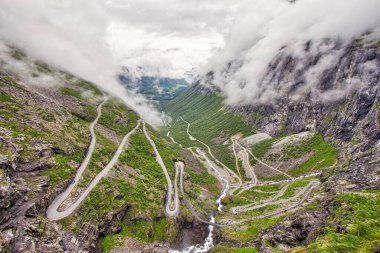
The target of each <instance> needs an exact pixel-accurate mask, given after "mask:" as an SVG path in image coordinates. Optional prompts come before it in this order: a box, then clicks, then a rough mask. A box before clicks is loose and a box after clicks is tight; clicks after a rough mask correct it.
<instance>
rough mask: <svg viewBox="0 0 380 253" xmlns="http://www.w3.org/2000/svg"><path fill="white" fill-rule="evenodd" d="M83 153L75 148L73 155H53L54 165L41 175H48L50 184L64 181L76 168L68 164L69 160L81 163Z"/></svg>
mask: <svg viewBox="0 0 380 253" xmlns="http://www.w3.org/2000/svg"><path fill="white" fill-rule="evenodd" d="M83 157H84V154H83V153H82V151H79V150H76V151H75V152H74V155H65V154H59V155H55V156H54V158H55V161H56V165H55V166H54V167H53V168H51V169H47V170H44V171H43V172H42V175H44V176H49V177H50V181H49V183H50V184H53V185H54V184H58V183H62V182H65V181H66V180H68V179H69V178H70V177H71V176H72V175H74V173H75V171H76V168H74V167H72V166H70V165H69V163H70V162H71V161H75V162H77V163H81V162H82V160H83Z"/></svg>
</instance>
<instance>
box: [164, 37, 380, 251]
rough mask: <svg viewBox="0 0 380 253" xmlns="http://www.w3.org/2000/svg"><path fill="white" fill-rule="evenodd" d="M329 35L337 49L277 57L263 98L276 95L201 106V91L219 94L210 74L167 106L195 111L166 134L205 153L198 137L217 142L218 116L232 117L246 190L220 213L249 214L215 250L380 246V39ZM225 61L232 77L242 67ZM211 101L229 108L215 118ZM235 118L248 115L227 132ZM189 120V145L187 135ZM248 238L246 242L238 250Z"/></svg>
mask: <svg viewBox="0 0 380 253" xmlns="http://www.w3.org/2000/svg"><path fill="white" fill-rule="evenodd" d="M309 43H311V42H309ZM323 43H326V44H329V45H330V47H329V48H331V50H330V51H325V52H324V53H321V52H315V51H308V50H309V48H310V44H309V45H305V47H304V48H305V49H304V50H305V52H304V53H303V54H302V57H297V56H295V55H292V54H287V51H286V49H284V50H282V51H281V52H280V53H279V54H278V56H277V57H276V58H275V59H273V61H272V63H271V64H270V66H269V68H268V71H267V73H266V75H265V76H264V77H263V79H262V80H263V83H262V86H261V87H263V88H264V92H263V93H261V95H262V96H265V95H267V93H266V91H269V92H270V94H276V95H274V96H273V97H272V100H271V101H267V99H266V98H265V97H260V94H259V96H258V97H257V100H255V101H252V103H251V104H249V105H240V106H224V107H223V105H222V104H217V103H214V104H213V105H211V104H209V105H206V106H204V107H203V108H202V107H200V108H201V109H200V110H194V109H193V108H199V107H197V105H198V104H202V102H200V101H202V100H198V98H199V97H202V99H203V100H204V101H213V100H214V99H215V98H216V97H219V96H221V95H220V94H219V92H218V89H217V88H215V86H214V84H213V78H212V76H213V73H210V74H209V75H208V76H207V77H205V81H203V83H205V84H206V86H207V87H209V88H205V87H204V88H200V87H198V86H195V87H193V88H192V89H191V90H189V91H188V92H187V94H192V95H189V96H188V97H186V96H185V95H182V96H181V97H179V98H177V99H176V100H174V101H173V102H172V103H171V104H169V105H168V106H167V112H168V114H169V115H171V116H172V117H173V119H174V120H175V119H176V118H177V117H180V116H182V115H184V117H185V116H187V117H188V118H187V119H186V121H188V122H189V123H190V125H186V124H182V123H180V125H177V124H178V122H179V121H178V122H177V123H175V124H172V125H171V127H170V128H169V130H170V131H171V132H170V135H169V136H171V137H172V138H174V141H176V142H178V143H179V144H181V145H183V146H185V147H187V146H197V147H199V148H202V149H204V150H205V152H207V148H206V147H205V146H204V145H203V146H202V145H194V142H196V140H195V141H194V140H192V138H193V139H197V138H199V139H200V140H201V141H203V142H205V143H207V144H210V147H211V149H213V147H212V146H211V144H212V140H213V138H214V137H215V136H216V134H215V133H216V132H217V131H218V130H215V132H214V129H218V127H216V128H214V127H215V126H218V123H219V122H227V123H225V125H226V129H227V132H228V134H227V135H226V136H227V138H226V139H228V138H229V137H232V138H231V139H230V140H229V143H228V142H227V141H226V139H224V140H223V142H224V143H223V144H224V146H226V150H227V151H228V153H229V154H228V156H231V155H234V154H235V155H236V164H235V163H234V164H233V163H232V161H230V162H229V163H228V166H231V167H235V168H236V171H239V175H240V176H241V178H242V179H243V184H242V188H243V190H244V191H243V192H237V193H236V192H235V193H233V192H231V193H230V194H229V197H228V198H226V199H225V200H224V202H225V205H226V206H225V207H224V210H225V211H224V212H221V213H219V214H218V215H217V221H218V222H220V223H221V224H223V223H224V224H225V223H227V224H228V223H229V222H231V221H232V223H233V222H234V221H236V220H241V219H246V220H248V222H245V223H243V224H241V225H235V226H227V227H221V228H219V229H218V232H217V233H218V240H219V245H217V246H216V247H215V248H213V249H212V250H211V252H240V251H241V252H255V249H257V250H258V251H260V252H272V251H274V252H283V251H286V252H375V251H377V250H379V242H380V237H379V234H378V232H377V231H379V229H380V224H379V220H378V218H377V217H378V215H379V211H378V210H379V203H380V202H379V198H380V195H379V187H380V177H379V173H380V171H379V168H380V167H379V164H378V163H379V159H378V157H379V154H380V147H379V145H378V143H379V139H380V136H379V133H380V128H379V126H380V125H379V124H380V122H379V120H378V118H379V115H378V114H379V110H378V108H379V103H380V101H379V93H378V88H379V85H380V83H379V80H380V71H379V69H380V47H379V45H380V44H379V41H378V40H377V39H373V40H371V41H368V40H365V39H363V38H359V39H356V40H354V41H353V42H352V43H350V44H348V45H343V44H341V43H340V42H339V41H331V40H328V41H326V42H323ZM331 45H333V46H331ZM337 52H339V54H338V53H337ZM332 55H333V56H334V57H335V59H336V60H334V61H330V62H329V64H328V66H326V62H325V61H324V59H326V58H328V57H330V56H332ZM231 66H234V64H231V65H230V67H231ZM238 67H239V66H238ZM226 69H227V70H226V73H225V74H226V75H228V74H229V73H231V72H233V71H237V69H232V68H226ZM311 73H312V74H313V75H312V77H313V79H310V75H311ZM310 81H312V82H313V83H312V84H310V83H309V82H310ZM242 85H244V84H242ZM210 87H211V88H210ZM202 92H203V93H202ZM213 106H215V107H216V108H223V109H221V110H224V112H223V113H220V114H223V116H221V117H220V118H219V119H217V120H215V121H214V119H213V115H212V114H209V113H208V112H209V108H213ZM210 111H211V112H214V113H215V112H216V113H217V114H218V113H219V112H217V109H210ZM203 115H207V116H206V117H203ZM233 115H235V116H233ZM232 117H241V118H242V119H244V121H241V122H245V123H243V124H241V123H239V122H235V123H234V124H233V125H234V127H235V128H236V129H232V131H229V130H230V129H231V128H230V127H229V124H228V123H229V119H231V118H232ZM198 119H199V121H198ZM224 120H225V121H224ZM174 122H176V121H174ZM193 124H194V128H193ZM236 124H239V125H240V127H243V126H244V127H243V129H245V126H250V127H251V129H254V130H255V132H256V134H254V135H252V136H248V137H246V138H244V135H242V134H239V132H243V133H244V131H243V130H241V128H240V129H239V127H237V126H236ZM186 127H189V128H187V132H189V133H190V135H189V136H188V139H189V140H192V142H190V143H189V140H187V141H185V140H184V139H183V138H182V139H181V136H182V137H183V134H182V132H183V131H186ZM202 127H203V128H202ZM179 129H181V130H179ZM219 130H220V129H219ZM180 131H182V132H180ZM179 132H180V133H181V134H178V133H179ZM209 132H212V133H213V134H208V133H209ZM247 134H248V133H247V132H246V133H245V135H247ZM219 135H222V136H223V132H220V133H219ZM271 137H272V138H271ZM198 144H199V142H198ZM223 144H222V145H223ZM244 150H245V151H244ZM249 152H251V153H249ZM215 153H217V151H216V152H215ZM226 156H227V155H226ZM247 157H250V158H247ZM219 159H220V160H222V159H223V157H219ZM247 159H249V162H247ZM226 165H227V162H226ZM252 173H253V174H252ZM244 174H245V175H244ZM300 176H301V177H300ZM292 178H293V179H292ZM298 178H299V179H298ZM314 180H316V181H317V182H318V181H319V182H320V183H321V184H320V185H319V186H317V187H315V188H314V189H313V190H312V191H311V192H310V193H308V194H306V193H305V195H304V197H301V196H302V194H301V196H298V198H297V197H296V196H297V194H298V193H297V192H299V193H301V192H302V191H304V192H308V189H309V188H307V187H309V186H308V185H310V187H312V186H311V183H312V182H313V181H314ZM268 181H269V182H268ZM306 195H307V196H306ZM252 203H253V204H252ZM292 203H294V204H292ZM228 209H229V212H227V210H228ZM276 210H278V211H276ZM283 211H285V212H283ZM231 212H232V213H231ZM273 214H274V215H273ZM284 214H286V215H284ZM255 217H257V218H255ZM249 220H250V221H249ZM230 224H231V223H230ZM242 246H243V247H246V248H245V249H244V250H243V249H241V250H240V249H238V248H240V247H242Z"/></svg>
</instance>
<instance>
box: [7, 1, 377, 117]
mask: <svg viewBox="0 0 380 253" xmlns="http://www.w3.org/2000/svg"><path fill="white" fill-rule="evenodd" d="M0 9H1V10H0V38H1V39H2V40H3V41H5V42H6V43H9V44H13V45H15V46H18V47H20V48H22V49H23V50H25V51H26V52H27V53H28V54H29V55H32V56H34V57H36V58H39V59H42V60H44V61H46V62H49V63H51V64H53V65H56V66H59V67H61V68H63V69H66V70H68V71H70V72H72V73H74V74H76V75H79V76H81V77H83V78H85V79H88V80H90V81H93V82H95V83H97V84H98V85H100V86H102V87H104V88H105V89H106V90H108V91H111V92H113V93H114V94H118V95H119V96H122V97H124V100H125V101H126V102H127V103H128V104H129V105H130V106H132V107H133V108H135V109H136V110H137V111H139V112H140V113H141V114H142V115H143V116H144V117H146V118H149V120H150V122H152V123H155V124H158V123H159V122H160V121H161V116H160V114H159V113H158V112H154V111H152V108H150V107H149V106H148V105H147V103H146V102H145V101H144V99H143V98H142V97H140V96H136V95H135V94H127V93H126V92H125V91H124V90H123V88H122V87H121V86H120V85H119V84H118V83H117V81H116V79H115V76H116V74H117V73H119V72H120V66H127V67H128V68H129V70H130V71H131V73H132V74H133V73H136V74H137V72H138V69H139V68H143V69H144V73H146V74H147V75H149V74H151V75H154V76H157V75H161V76H164V77H173V78H181V77H183V76H184V75H185V74H186V71H189V70H192V71H194V69H195V70H196V71H198V72H199V73H200V74H205V73H207V72H208V71H211V70H212V71H215V84H216V85H218V86H219V87H220V88H221V90H222V91H223V92H224V94H225V95H226V96H227V98H228V100H227V101H228V102H230V103H249V102H250V101H251V100H252V99H255V98H256V97H257V94H261V93H262V88H260V87H259V86H260V85H259V84H260V80H261V78H262V76H263V73H264V72H265V70H266V68H267V66H268V64H269V62H270V61H271V60H272V59H273V58H274V57H275V56H276V54H277V53H278V51H279V50H280V49H281V48H282V47H283V46H287V47H286V50H288V51H289V52H290V53H292V54H294V55H297V54H299V53H300V52H301V50H299V49H300V48H301V47H302V46H303V45H304V44H305V43H306V42H307V41H309V40H313V41H319V42H320V41H321V40H322V39H324V38H333V39H338V38H339V39H340V40H341V42H342V43H345V42H347V41H349V40H350V39H352V38H353V37H355V36H357V35H360V34H362V33H364V32H366V31H375V32H376V31H378V30H377V29H378V28H379V25H380V16H379V15H378V10H379V9H380V2H379V1H378V0H336V1H333V2H332V1H328V0H318V1H313V0H300V1H296V2H289V1H285V0H256V1H247V0H241V1H232V0H222V1H220V0H212V1H207V2H205V1H199V0H190V1H186V2H181V3H179V1H175V0H164V1H159V2H157V1H153V0H143V1H142V0H133V1H128V2H125V1H118V0H108V1H100V0H97V1H90V0H85V1H80V2H78V1H73V0H65V1H59V2H53V1H49V0H42V1H37V0H31V1H25V0H12V1H10V0H1V1H0ZM317 47H318V43H317V44H315V47H314V49H315V50H319V49H317ZM336 54H339V52H336ZM330 60H333V59H330ZM330 60H328V59H327V60H326V61H325V62H329V61H330ZM231 62H234V64H235V65H236V66H238V67H236V69H235V70H231V71H232V72H234V73H233V74H231V73H230V74H229V75H228V76H227V77H226V76H225V67H226V66H227V65H228V63H231ZM326 64H327V63H326ZM322 68H323V67H322ZM242 84H244V85H242ZM120 94H123V95H120ZM269 95H270V94H268V96H269Z"/></svg>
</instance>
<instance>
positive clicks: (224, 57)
mask: <svg viewBox="0 0 380 253" xmlns="http://www.w3.org/2000/svg"><path fill="white" fill-rule="evenodd" d="M240 8H241V11H240V12H239V13H240V14H241V15H240V17H237V18H236V19H235V21H234V23H233V24H232V25H231V28H230V30H229V32H228V33H227V35H226V36H225V43H226V46H225V48H224V50H222V52H221V53H220V54H218V55H216V56H215V57H213V58H212V59H211V60H210V61H209V62H208V64H207V65H205V67H204V68H203V73H204V74H205V73H207V72H208V71H211V70H212V71H214V73H215V74H214V78H215V79H214V84H215V85H217V86H219V88H220V89H221V90H222V91H223V92H224V94H225V95H226V97H227V102H228V103H230V104H237V103H239V104H245V103H253V102H258V101H263V102H265V101H268V100H270V99H273V98H275V97H278V96H281V95H283V94H281V93H279V92H278V90H275V89H273V87H270V85H271V83H270V82H266V80H263V78H264V76H265V74H266V72H267V70H268V66H269V64H270V63H271V61H272V60H273V59H274V58H275V57H276V56H277V55H278V54H279V53H280V52H281V50H283V51H286V52H285V53H286V54H288V55H291V56H293V57H299V58H300V59H302V57H304V56H305V55H303V53H302V52H303V51H304V50H303V49H304V48H305V44H306V43H307V42H308V41H313V42H314V45H317V46H318V48H317V47H313V48H312V49H311V50H320V51H319V52H322V54H324V53H326V52H327V53H326V54H325V55H324V56H323V58H322V59H321V62H320V63H319V64H318V65H317V66H315V67H313V68H312V69H310V70H309V71H308V73H306V77H307V79H308V80H307V81H308V84H307V86H306V87H304V89H308V90H312V89H314V88H315V86H313V83H314V84H315V78H317V76H318V75H320V74H321V73H322V72H323V70H325V69H327V68H329V67H331V66H333V65H334V63H336V60H337V58H338V57H339V51H337V50H333V49H332V48H329V45H328V44H324V43H323V41H324V40H325V39H326V38H331V39H333V40H339V41H340V43H342V44H344V43H348V42H349V41H350V40H351V39H353V38H354V37H356V36H360V35H361V34H363V33H365V32H367V31H371V30H372V31H373V30H377V29H378V28H379V27H380V15H379V11H378V10H380V1H378V0H334V1H330V0H318V1H315V0H298V1H296V2H294V3H292V2H289V1H284V0H256V1H250V2H245V3H244V4H243V5H242V6H240ZM323 46H325V48H323ZM284 47H286V48H285V49H284ZM323 50H325V51H326V52H323ZM312 53H317V52H311V54H312Z"/></svg>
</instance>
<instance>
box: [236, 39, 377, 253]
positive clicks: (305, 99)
mask: <svg viewBox="0 0 380 253" xmlns="http://www.w3.org/2000/svg"><path fill="white" fill-rule="evenodd" d="M310 43H311V42H310ZM326 43H328V44H330V45H333V46H332V47H331V48H332V49H331V50H330V51H328V52H325V53H320V52H316V53H315V52H314V53H312V52H309V51H308V50H309V48H310V44H309V43H308V44H307V45H305V49H304V50H305V52H304V56H305V57H303V58H297V57H294V56H292V55H288V54H286V53H285V52H281V53H279V55H278V56H277V57H276V58H275V59H274V60H273V61H272V63H271V64H270V66H269V68H268V71H267V73H266V75H265V76H264V78H263V81H262V86H263V87H264V86H267V88H266V89H271V90H272V91H274V93H276V94H278V95H276V96H277V97H276V98H275V99H273V100H272V101H266V102H264V103H259V102H256V101H252V104H251V105H244V106H230V110H231V111H232V112H233V113H235V114H239V115H242V116H244V118H245V119H246V120H247V122H248V123H249V124H251V125H252V126H254V128H255V129H257V131H258V132H265V133H268V134H270V135H272V136H278V135H282V134H285V133H287V134H290V133H299V132H303V131H307V130H315V131H317V132H319V133H321V134H322V135H323V137H324V138H325V139H326V140H327V141H328V142H330V143H332V144H333V145H334V146H335V147H336V148H337V151H338V158H339V159H338V166H337V168H336V169H335V170H334V171H330V172H328V173H325V175H323V176H322V178H323V180H324V182H325V183H324V189H325V191H326V194H325V195H324V197H323V198H321V199H320V200H319V201H320V203H321V206H323V208H321V209H320V210H318V211H310V212H306V213H302V214H299V213H298V214H297V216H293V217H290V218H288V219H286V221H284V222H282V223H280V224H277V225H275V226H272V227H271V228H269V229H267V230H266V231H264V232H262V234H261V237H260V239H259V240H258V241H257V242H256V243H257V245H258V248H260V249H261V251H270V250H271V247H268V243H267V244H265V243H264V241H266V242H269V245H272V246H273V247H274V246H276V245H277V246H278V244H280V245H282V246H283V247H284V248H288V247H294V246H297V245H305V244H309V243H310V242H312V241H313V240H315V238H316V237H317V236H318V235H319V234H320V232H321V231H323V227H324V226H325V221H326V218H327V217H328V216H329V214H330V211H331V210H329V206H330V205H332V203H333V202H332V200H331V199H332V196H334V195H335V194H336V193H338V192H349V191H352V190H358V189H379V187H380V165H379V162H380V160H379V155H380V146H379V143H380V142H379V140H380V120H379V116H380V114H379V113H380V110H379V109H380V93H379V87H380V44H379V41H378V40H374V41H372V42H371V43H364V42H363V40H361V39H358V40H355V41H353V42H352V43H350V44H348V45H344V46H343V45H341V44H340V43H339V42H331V41H326ZM337 52H339V53H337ZM328 54H335V55H336V57H335V60H334V61H333V62H330V63H329V65H328V67H326V66H324V67H323V68H322V67H321V65H324V64H323V63H322V61H323V59H324V58H325V57H326V56H327V55H328ZM316 69H318V73H317V74H316V73H314V72H315V71H316ZM311 73H313V75H312V78H311V77H310V76H311ZM310 82H313V83H312V84H311V83H310ZM263 94H264V95H265V91H264V92H263ZM258 100H259V99H258ZM318 231H319V232H318ZM263 245H266V246H263Z"/></svg>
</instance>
